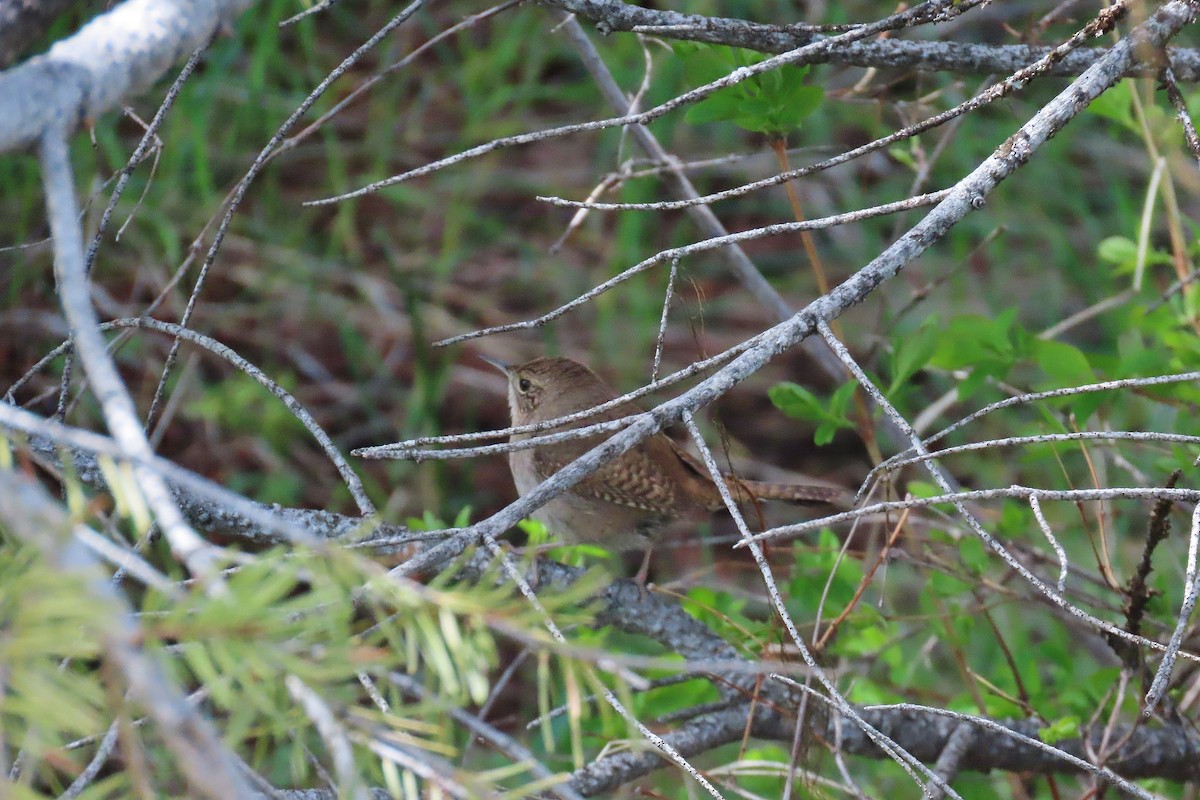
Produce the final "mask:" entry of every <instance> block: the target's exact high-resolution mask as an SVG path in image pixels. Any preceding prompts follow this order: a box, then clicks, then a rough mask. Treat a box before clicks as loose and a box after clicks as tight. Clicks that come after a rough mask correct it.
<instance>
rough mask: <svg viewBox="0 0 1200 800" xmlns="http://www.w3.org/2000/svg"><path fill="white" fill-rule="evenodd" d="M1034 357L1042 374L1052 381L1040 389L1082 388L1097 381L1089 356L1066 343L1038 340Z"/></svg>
mask: <svg viewBox="0 0 1200 800" xmlns="http://www.w3.org/2000/svg"><path fill="white" fill-rule="evenodd" d="M1034 357H1035V358H1036V360H1037V364H1038V366H1039V367H1041V369H1042V372H1044V373H1046V376H1047V377H1048V378H1050V379H1051V380H1050V381H1049V382H1047V383H1046V385H1045V386H1043V387H1040V388H1046V389H1049V388H1054V389H1057V388H1061V387H1065V386H1081V385H1083V384H1085V383H1092V382H1094V381H1095V380H1096V374H1095V373H1094V372H1093V371H1092V365H1091V364H1090V363H1088V360H1087V356H1085V355H1084V354H1083V352H1082V351H1081V350H1079V348H1077V347H1072V346H1071V345H1069V344H1066V343H1065V342H1055V341H1047V340H1038V341H1037V343H1036V344H1035V345H1034Z"/></svg>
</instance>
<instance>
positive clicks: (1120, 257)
mask: <svg viewBox="0 0 1200 800" xmlns="http://www.w3.org/2000/svg"><path fill="white" fill-rule="evenodd" d="M1096 255H1098V256H1099V257H1100V260H1101V261H1107V262H1108V263H1110V264H1118V265H1124V264H1132V263H1133V262H1134V261H1136V260H1137V243H1135V242H1134V241H1133V240H1132V239H1128V238H1126V237H1124V236H1109V237H1108V238H1107V239H1104V240H1102V241H1101V242H1100V245H1099V246H1098V247H1097V248H1096Z"/></svg>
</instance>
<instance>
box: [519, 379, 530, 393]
mask: <svg viewBox="0 0 1200 800" xmlns="http://www.w3.org/2000/svg"><path fill="white" fill-rule="evenodd" d="M517 388H518V389H520V390H521V391H522V392H528V391H529V390H530V389H532V388H533V382H532V381H530V380H529V378H521V380H519V381H517Z"/></svg>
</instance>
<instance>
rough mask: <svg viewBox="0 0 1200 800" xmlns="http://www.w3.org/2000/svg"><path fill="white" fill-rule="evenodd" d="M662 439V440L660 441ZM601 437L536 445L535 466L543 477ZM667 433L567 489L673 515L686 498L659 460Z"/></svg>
mask: <svg viewBox="0 0 1200 800" xmlns="http://www.w3.org/2000/svg"><path fill="white" fill-rule="evenodd" d="M658 440H662V441H658ZM600 441H601V439H598V438H591V437H589V438H587V439H575V440H572V441H569V442H561V443H559V444H556V445H552V446H550V447H541V448H535V449H534V451H533V467H534V470H535V471H536V472H537V473H538V475H539V476H541V478H542V479H543V480H545V479H546V478H548V477H550V476H551V475H553V474H554V473H556V472H558V471H559V470H561V469H562V468H563V467H565V466H566V465H567V464H569V463H571V462H572V461H574V460H575V459H576V458H578V457H579V456H581V455H583V454H584V453H586V452H587V451H588V450H591V449H592V448H593V447H595V446H596V445H597V444H599V443H600ZM666 441H668V440H667V438H666V437H665V436H662V435H661V434H656V435H654V436H652V437H651V438H650V439H649V440H648V441H645V442H642V443H641V444H639V445H638V446H636V447H634V448H633V449H632V450H629V451H628V452H626V453H624V454H622V455H621V456H619V457H618V458H617V459H615V460H613V461H610V462H609V463H607V464H605V465H604V466H602V467H600V468H599V469H598V470H596V471H595V472H593V473H592V474H591V475H588V476H587V477H586V478H584V479H583V480H581V481H579V483H576V484H575V485H574V486H572V487H571V488H570V489H569V490H568V491H570V492H573V493H574V494H577V495H580V496H581V497H587V498H591V499H595V500H602V501H604V502H606V503H612V504H614V505H618V506H624V507H627V508H636V509H638V510H641V511H646V512H650V513H658V514H661V515H662V516H664V517H668V516H672V515H673V513H674V511H675V509H676V508H677V507H678V506H679V505H680V504H681V503H682V502H684V501H685V500H686V498H683V497H682V496H681V488H680V487H679V485H678V482H677V479H676V477H675V476H674V475H673V474H672V472H671V471H670V470H669V469H667V470H664V469H663V467H662V466H661V465H660V463H658V462H656V459H655V455H657V454H659V453H661V451H662V450H663V448H668V449H667V453H668V454H669V453H670V450H669V447H668V445H666V444H665V443H664V442H666Z"/></svg>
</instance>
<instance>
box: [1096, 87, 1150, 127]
mask: <svg viewBox="0 0 1200 800" xmlns="http://www.w3.org/2000/svg"><path fill="white" fill-rule="evenodd" d="M1087 110H1088V113H1090V114H1095V115H1097V116H1100V117H1104V118H1105V119H1109V120H1112V121H1113V122H1115V123H1117V124H1118V125H1120V126H1121V127H1123V128H1125V129H1126V130H1128V131H1130V132H1131V133H1133V134H1134V135H1135V136H1138V137H1139V138H1140V136H1141V129H1140V128H1139V126H1138V124H1137V120H1136V119H1134V116H1133V81H1131V80H1124V81H1121V82H1120V83H1117V84H1115V85H1114V86H1113V87H1112V88H1110V89H1109V90H1108V91H1106V92H1104V94H1102V95H1100V96H1099V97H1097V98H1096V99H1095V100H1093V101H1092V102H1091V104H1090V105H1088V107H1087Z"/></svg>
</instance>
